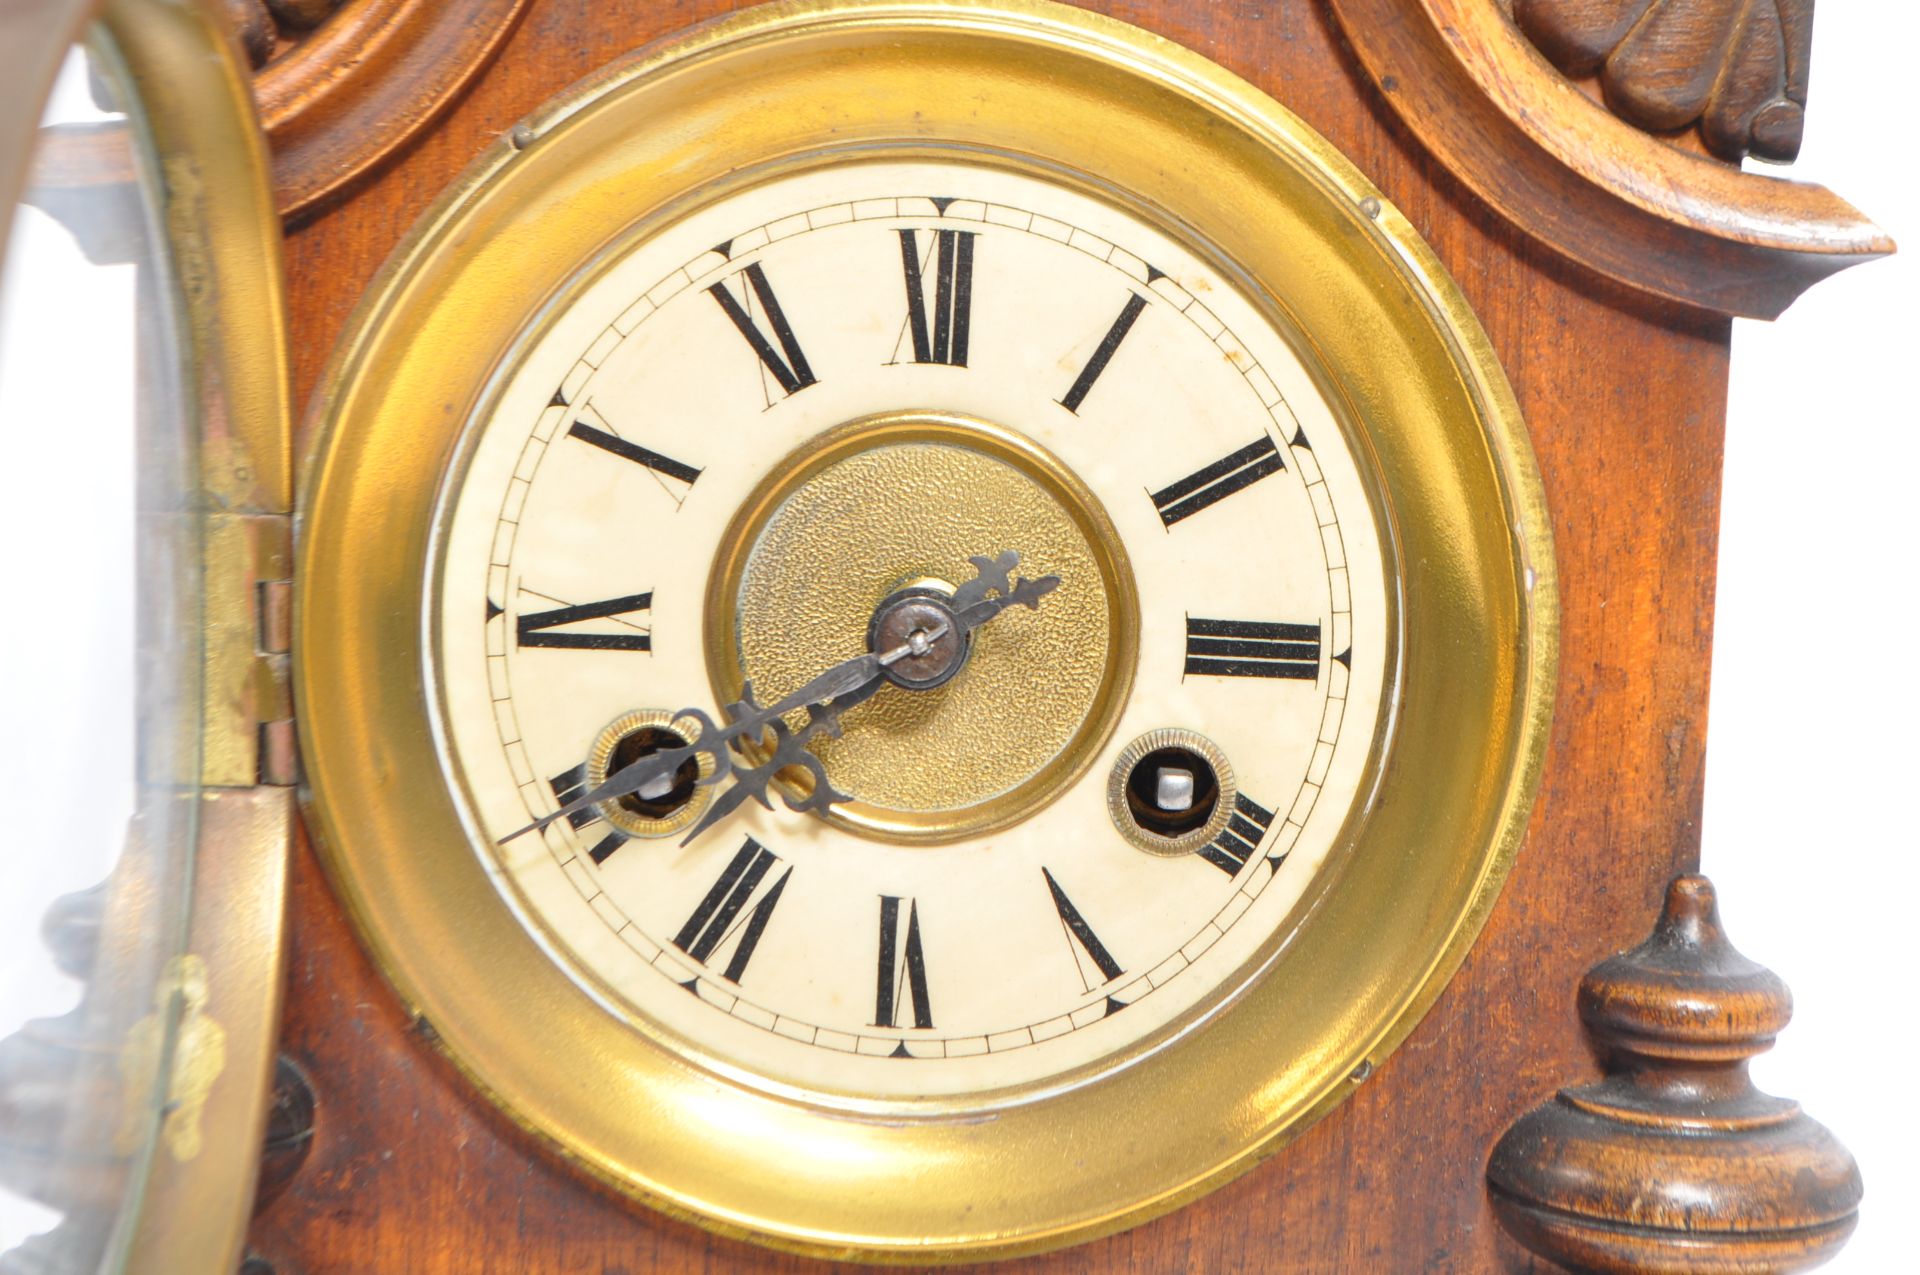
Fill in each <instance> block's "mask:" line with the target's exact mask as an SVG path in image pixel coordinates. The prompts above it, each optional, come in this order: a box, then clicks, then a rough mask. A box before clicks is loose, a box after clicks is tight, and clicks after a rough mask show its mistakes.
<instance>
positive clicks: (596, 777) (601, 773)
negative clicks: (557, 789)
mask: <svg viewBox="0 0 1920 1275" xmlns="http://www.w3.org/2000/svg"><path fill="white" fill-rule="evenodd" d="M679 720H681V719H679V718H677V717H675V716H674V715H673V713H672V712H671V711H669V710H667V709H663V708H636V709H634V710H632V711H631V712H626V713H622V714H620V716H618V717H616V718H614V719H613V720H612V721H610V722H608V723H607V724H606V725H605V726H604V727H602V728H601V730H600V733H599V734H598V735H596V736H595V737H594V740H593V746H592V747H591V748H589V749H588V750H587V779H586V785H587V789H588V790H589V791H591V790H593V789H595V788H598V787H599V786H600V785H601V784H603V783H605V782H606V781H607V775H608V773H609V771H610V769H611V768H612V763H613V755H614V750H615V749H617V748H619V747H620V741H621V740H622V739H624V738H626V737H627V736H628V735H631V734H632V733H633V732H634V731H637V730H643V729H645V728H646V727H648V726H657V727H659V728H660V729H662V730H670V731H674V733H675V734H678V735H683V736H687V735H692V734H697V733H698V732H697V731H687V730H686V729H685V728H684V727H681V728H676V727H675V725H674V723H675V722H677V721H679ZM682 742H683V743H684V742H685V739H684V738H683V740H682ZM682 764H684V763H682ZM697 764H698V766H699V768H700V778H701V779H702V780H705V779H708V778H710V777H711V776H712V775H713V772H714V771H715V770H716V769H718V767H717V766H715V764H714V760H713V758H712V757H710V756H708V755H707V754H705V753H701V754H700V757H699V761H698V763H697ZM712 804H713V788H712V787H711V786H710V785H708V784H706V783H702V784H701V785H700V786H699V787H697V788H695V789H694V790H693V796H691V797H689V798H688V799H687V802H686V804H685V805H683V806H681V807H680V808H679V809H678V810H676V811H674V812H673V813H672V814H670V815H668V816H667V817H666V818H664V819H650V818H648V817H647V816H645V815H643V814H638V813H636V812H634V811H632V810H629V809H627V808H626V807H625V806H623V805H622V804H621V802H620V799H619V798H617V797H616V798H615V799H613V800H612V801H601V802H596V803H594V806H593V809H595V810H597V811H599V812H600V817H601V818H603V819H605V820H606V821H607V822H608V823H609V824H611V825H612V826H614V827H615V828H618V829H619V830H620V831H622V832H624V833H626V834H627V835H628V836H629V837H643V838H654V837H671V836H672V835H673V834H674V833H676V832H684V831H686V830H687V829H688V828H691V827H692V826H693V823H694V821H695V820H696V819H698V818H699V817H700V816H701V815H702V814H704V813H705V812H706V809H707V807H708V806H710V805H712Z"/></svg>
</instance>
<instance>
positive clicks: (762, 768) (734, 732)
mask: <svg viewBox="0 0 1920 1275" xmlns="http://www.w3.org/2000/svg"><path fill="white" fill-rule="evenodd" d="M968 561H969V562H971V563H972V564H973V566H974V569H975V572H976V573H977V574H976V575H975V578H974V579H972V580H969V581H967V582H966V583H965V584H963V585H961V586H960V587H959V588H958V589H956V590H955V591H954V595H953V597H952V598H951V599H949V600H948V601H947V602H946V604H945V609H946V611H947V612H948V613H949V614H950V617H951V618H950V619H943V620H941V621H939V622H937V623H934V624H932V625H931V626H930V627H928V628H925V629H916V630H915V631H914V632H912V633H911V634H909V635H908V637H907V640H906V641H904V642H901V643H899V644H898V645H896V646H893V647H891V648H889V649H887V650H885V651H870V652H868V653H866V654H864V655H857V656H855V657H853V658H852V659H849V660H843V661H841V662H840V663H839V664H836V665H834V666H833V667H832V668H830V669H828V670H826V671H825V672H824V673H821V674H820V675H819V676H818V677H816V678H814V679H813V680H812V681H810V682H808V683H807V684H806V685H805V686H802V687H801V688H800V689H799V690H797V691H795V692H793V693H792V694H791V695H787V696H784V697H783V698H781V699H780V700H778V701H776V702H775V703H773V704H771V705H764V706H763V705H760V704H758V703H756V702H755V701H754V698H753V685H752V683H750V682H749V683H747V684H746V685H744V686H743V687H742V688H741V698H740V700H739V701H738V702H737V703H734V704H730V705H728V706H727V709H726V717H727V721H726V722H725V723H724V724H721V723H716V722H715V721H714V720H713V719H712V718H711V717H709V716H708V715H707V714H706V713H705V712H703V711H702V710H700V709H698V708H685V709H682V710H681V711H680V712H678V713H676V714H675V715H674V718H673V720H674V721H675V722H679V721H690V722H693V723H695V724H697V725H698V726H699V728H700V734H699V735H698V736H697V737H696V738H695V739H693V740H692V741H691V742H689V743H687V744H685V745H683V746H681V747H679V748H668V749H663V750H661V751H660V752H657V753H652V754H650V755H648V756H646V757H642V758H640V759H639V760H637V761H635V762H633V763H631V764H630V765H627V766H625V767H622V768H621V769H620V770H617V771H615V772H614V773H613V774H611V775H609V776H607V778H606V780H605V781H604V782H602V783H601V784H599V785H598V786H597V787H595V788H593V789H591V790H589V791H588V792H586V793H584V794H582V795H581V796H579V797H576V798H574V799H573V800H572V801H569V802H566V803H564V804H563V805H562V806H561V807H560V808H559V809H558V810H556V811H554V812H553V813H552V814H549V815H545V816H542V817H541V818H539V819H536V820H534V821H533V822H532V823H530V824H527V825H526V826H525V827H523V828H518V829H516V830H515V831H513V832H510V833H508V834H507V835H506V836H504V837H502V838H500V844H502V845H505V844H506V843H507V842H509V841H512V840H513V839H514V838H516V837H519V836H523V835H525V834H526V833H529V832H535V831H538V830H540V829H542V828H545V827H546V826H547V825H548V824H550V823H552V822H554V821H555V820H557V819H564V818H566V817H567V816H568V815H571V814H574V813H575V812H577V811H580V810H585V809H587V808H589V807H591V806H594V805H598V804H599V803H600V802H603V801H612V800H614V799H616V798H619V797H624V796H626V795H628V794H629V793H633V792H637V791H639V790H640V789H642V788H644V787H646V786H647V785H648V784H651V783H654V782H656V781H657V780H660V779H662V778H664V777H666V776H668V775H672V774H674V773H675V772H676V771H677V770H679V768H680V767H681V765H683V764H684V763H685V762H687V761H688V760H690V759H692V758H694V757H697V756H699V755H701V754H706V755H707V756H709V757H711V758H712V759H713V763H714V769H713V773H712V774H710V775H705V776H702V777H701V779H700V780H699V782H700V783H702V784H715V783H719V782H720V781H721V780H722V779H725V778H727V777H729V776H732V777H733V779H734V785H733V787H732V788H730V789H729V790H728V791H727V792H725V793H723V794H721V796H720V797H719V798H718V799H717V800H716V801H715V802H714V803H713V807H712V808H711V809H709V810H708V811H707V812H706V814H705V815H704V816H703V817H702V818H701V820H700V822H699V823H697V824H695V825H694V827H693V829H692V830H691V831H690V832H688V834H687V836H686V838H685V840H683V841H682V842H681V844H682V845H685V844H686V843H687V842H689V841H692V840H693V839H694V837H696V836H698V835H699V834H700V833H701V832H703V831H705V830H706V829H707V828H708V827H710V826H712V825H713V824H714V823H715V822H717V821H718V820H719V819H720V818H722V817H724V816H725V815H727V814H729V813H731V812H732V811H733V810H735V809H736V808H738V807H739V806H740V805H741V804H742V803H743V802H744V801H745V800H746V799H747V798H748V797H752V798H754V799H755V800H757V801H759V802H760V804H761V805H762V806H764V807H766V808H767V809H769V810H771V809H772V808H773V804H772V802H771V801H769V800H768V798H767V791H766V790H767V785H768V784H769V783H771V782H772V780H773V778H774V776H775V775H777V774H778V773H779V772H780V771H781V770H784V769H786V768H787V767H789V766H800V767H802V768H804V769H806V770H808V771H810V772H811V773H812V775H813V780H814V782H813V788H812V791H811V792H809V793H808V794H807V795H806V796H804V797H800V798H795V797H794V796H792V795H790V794H783V798H782V799H783V800H784V801H785V802H786V804H787V807H788V808H789V809H792V810H816V811H820V812H825V811H826V810H828V809H830V808H831V807H832V806H833V805H834V803H836V802H844V801H847V800H849V798H848V796H847V794H845V793H842V792H838V791H836V790H835V789H834V788H833V786H832V784H831V783H830V782H829V781H828V779H827V774H826V770H825V768H824V767H823V766H822V765H821V764H820V759H819V758H818V757H816V756H814V754H813V753H811V752H808V751H807V750H806V745H807V743H808V742H810V741H811V740H812V739H813V738H814V737H815V736H817V735H821V734H827V735H837V734H838V733H839V731H840V724H839V716H840V714H841V713H843V712H845V711H846V710H847V709H849V708H851V707H853V706H854V705H855V704H859V703H862V702H864V701H865V700H867V699H870V698H871V697H872V696H873V695H874V694H875V693H876V692H878V691H879V689H880V687H881V686H882V685H883V684H884V683H885V680H886V673H887V670H888V669H889V668H890V667H892V666H893V665H895V664H897V663H899V662H900V661H902V660H904V659H906V658H908V657H909V656H921V655H925V654H926V653H927V651H928V650H929V649H931V648H932V646H933V645H934V644H935V643H937V642H939V641H940V640H941V639H943V638H946V637H947V636H948V635H949V633H950V632H951V633H952V634H953V636H954V637H955V638H956V639H957V640H958V641H959V642H961V643H964V642H965V640H966V637H967V635H968V634H969V633H970V632H972V630H974V629H976V628H978V627H980V626H981V625H982V624H985V623H986V622H988V621H989V620H991V619H993V617H994V616H996V615H998V614H1000V612H1002V611H1004V610H1005V609H1006V608H1007V607H1009V606H1012V605H1014V604H1016V603H1018V604H1020V605H1023V606H1027V607H1029V608H1033V609H1036V610H1037V609H1038V608H1039V605H1040V599H1041V598H1042V597H1044V596H1045V595H1046V594H1048V593H1051V592H1052V591H1053V590H1054V589H1055V588H1057V587H1058V586H1059V584H1060V577H1058V576H1043V577H1041V578H1040V579H1038V580H1027V579H1020V580H1017V581H1013V582H1011V583H1009V575H1010V573H1011V572H1012V570H1013V569H1014V568H1015V567H1017V566H1018V565H1019V564H1020V555H1019V554H1018V553H1015V552H1013V551H1011V550H1009V551H1007V552H1005V553H1002V554H1000V555H999V556H998V557H995V558H986V557H979V556H976V557H972V558H969V559H968ZM994 593H997V596H989V595H990V594H994ZM801 709H805V710H806V711H807V714H808V719H807V724H806V725H805V726H803V727H802V728H801V729H800V730H799V731H797V732H796V731H794V730H792V729H791V728H790V727H788V726H787V724H786V722H785V721H784V720H783V719H784V718H785V717H786V715H787V714H789V713H793V712H798V711H800V710H801ZM769 735H771V736H772V737H773V740H774V747H773V751H772V753H771V754H770V755H769V756H768V757H767V759H766V761H765V762H763V763H762V764H760V765H758V766H752V767H744V766H739V765H737V764H736V763H735V760H734V754H733V745H734V744H736V743H738V742H741V741H743V740H765V739H766V738H767V737H768V736H769Z"/></svg>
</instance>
